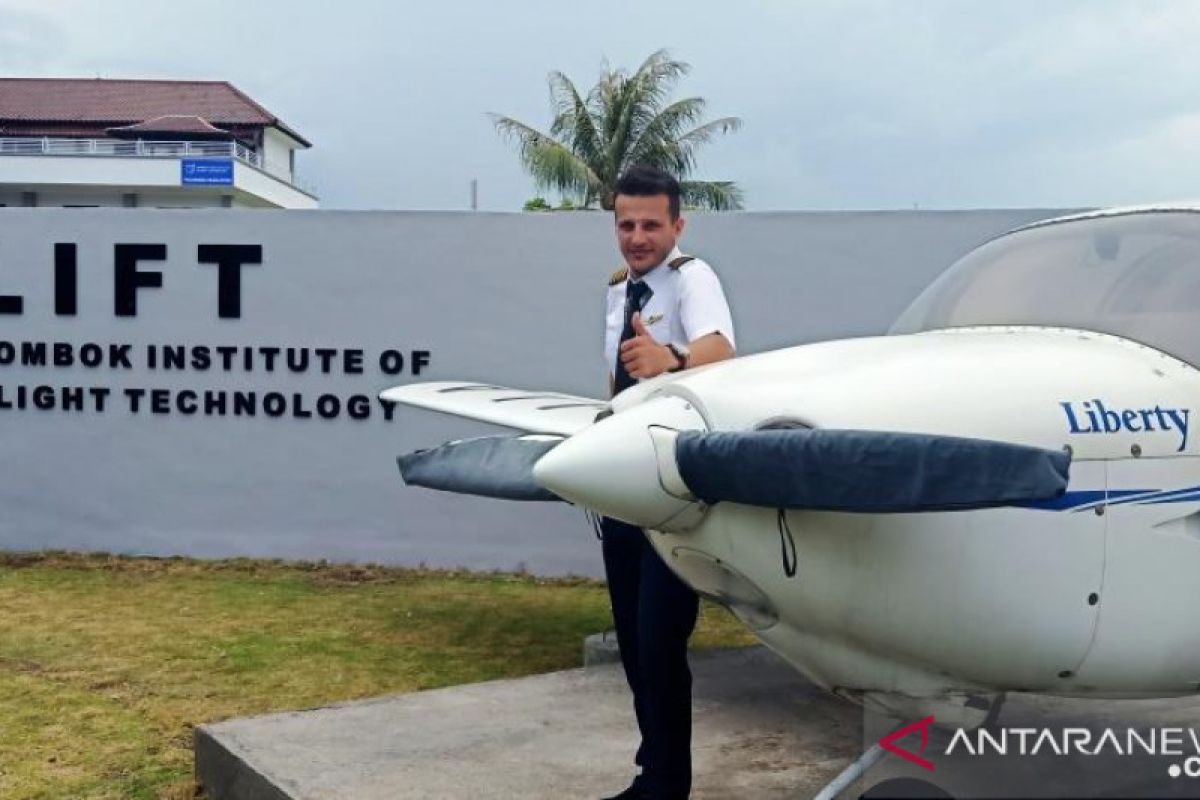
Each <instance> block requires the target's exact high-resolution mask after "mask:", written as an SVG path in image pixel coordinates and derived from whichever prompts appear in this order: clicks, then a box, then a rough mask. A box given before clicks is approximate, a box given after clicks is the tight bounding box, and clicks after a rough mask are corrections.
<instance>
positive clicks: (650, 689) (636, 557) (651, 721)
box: [601, 167, 734, 800]
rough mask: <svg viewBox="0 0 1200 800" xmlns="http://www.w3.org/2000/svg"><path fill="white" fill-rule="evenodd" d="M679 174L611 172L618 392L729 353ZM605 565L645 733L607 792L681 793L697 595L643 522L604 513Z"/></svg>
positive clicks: (610, 332)
mask: <svg viewBox="0 0 1200 800" xmlns="http://www.w3.org/2000/svg"><path fill="white" fill-rule="evenodd" d="M679 194H680V193H679V183H678V182H677V181H676V180H675V179H674V178H672V177H671V176H670V175H668V174H666V173H665V172H662V171H660V170H656V169H651V168H648V167H633V168H631V169H630V170H629V171H628V172H626V173H625V174H624V175H623V176H622V177H621V179H620V180H619V181H618V182H617V192H616V200H615V209H614V211H615V219H616V228H617V242H618V244H619V245H620V248H621V254H622V255H623V256H624V257H625V263H626V265H627V266H626V267H625V268H624V269H621V270H618V271H617V272H616V273H615V274H614V275H613V276H612V280H611V281H610V282H609V290H608V313H607V317H606V320H605V321H606V326H607V327H606V332H605V340H604V343H605V356H606V358H607V362H608V367H609V388H610V389H611V392H612V394H613V395H616V394H618V393H619V392H621V391H624V390H625V389H627V388H629V387H630V386H632V385H634V384H636V383H637V382H638V381H639V380H644V379H647V378H653V377H655V376H657V375H661V374H663V373H664V372H675V371H678V370H683V369H689V368H691V367H697V366H700V365H701V364H710V363H712V362H714V361H721V360H723V359H726V358H731V357H732V356H733V352H734V350H733V348H734V340H733V322H732V319H731V317H730V314H729V306H728V304H727V303H726V301H725V294H724V292H723V291H722V290H721V284H720V282H719V281H718V280H717V276H716V275H715V274H714V273H713V271H712V269H711V268H710V267H709V266H708V264H706V263H704V262H703V261H701V260H699V259H696V258H692V257H690V256H684V255H683V254H682V253H680V251H679V249H678V248H677V247H676V242H677V241H678V239H679V237H680V235H681V234H682V233H683V228H684V220H683V218H682V217H681V216H680V215H679ZM601 533H602V538H603V550H604V569H605V573H606V575H607V578H608V591H609V597H610V598H611V600H612V607H613V622H614V624H615V627H616V630H617V643H618V645H619V646H620V649H621V663H622V665H623V666H624V667H625V677H626V679H627V680H628V681H629V688H630V689H632V690H633V704H634V711H635V713H636V716H637V723H638V729H639V731H640V732H641V735H642V741H641V746H639V747H638V751H637V756H636V757H635V759H634V760H635V763H636V764H637V765H638V766H640V767H641V768H642V772H641V774H640V775H638V776H637V777H636V778H635V779H634V781H633V784H632V785H631V786H630V787H629V788H628V789H626V790H625V791H623V792H621V793H620V794H618V795H615V796H614V798H611V799H610V800H639V799H640V798H650V799H652V800H682V799H683V798H687V797H688V795H689V793H690V791H691V781H692V768H691V736H692V697H691V685H692V675H691V671H690V670H689V668H688V663H687V642H688V637H689V636H691V633H692V629H693V628H694V627H695V625H696V613H697V611H698V607H699V600H698V598H697V597H696V595H695V593H693V592H692V590H691V589H689V588H688V587H687V585H686V584H684V583H683V582H682V581H681V580H679V578H677V577H676V576H675V574H674V573H672V572H671V571H670V570H669V569H668V568H667V565H666V564H665V563H663V560H662V558H660V557H659V555H658V553H657V552H655V550H654V548H653V547H651V546H650V543H649V542H648V541H647V539H646V536H645V534H644V533H643V532H642V530H641V529H640V528H637V527H634V526H632V525H628V524H626V523H624V522H620V521H618V520H615V519H609V518H607V517H606V518H604V519H603V520H601Z"/></svg>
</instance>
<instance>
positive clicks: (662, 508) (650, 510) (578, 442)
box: [533, 397, 705, 528]
mask: <svg viewBox="0 0 1200 800" xmlns="http://www.w3.org/2000/svg"><path fill="white" fill-rule="evenodd" d="M704 429H705V425H704V419H703V417H701V416H700V414H699V412H697V411H696V409H695V408H693V407H692V405H691V404H690V403H688V402H687V401H686V400H684V399H683V398H679V397H659V398H655V399H653V400H649V401H647V402H645V403H642V404H641V405H638V406H634V407H633V408H630V409H628V410H626V411H623V412H621V413H619V414H615V415H613V416H611V417H608V418H607V419H605V420H602V421H601V422H598V423H596V424H595V425H593V426H592V427H590V428H587V429H586V430H584V431H582V432H580V433H577V434H575V435H574V436H572V437H571V438H569V439H567V440H566V441H565V442H563V443H562V444H560V445H559V446H558V447H555V448H554V449H553V450H551V451H550V452H549V453H547V454H546V455H544V456H542V458H541V459H540V460H539V461H538V462H537V464H535V465H534V468H533V477H534V479H535V480H536V481H537V482H538V483H540V484H541V485H542V486H544V487H546V488H547V489H549V490H550V491H552V492H554V493H555V494H556V495H558V496H559V497H562V498H563V499H565V500H569V501H570V502H572V503H575V504H576V505H580V506H583V507H585V508H590V509H592V510H593V511H597V512H599V513H601V514H603V515H605V516H607V517H614V518H616V519H619V520H622V521H624V522H628V523H630V524H631V525H637V526H639V527H642V528H654V527H658V526H660V525H662V524H664V523H666V522H667V521H668V520H670V519H671V518H672V517H675V516H677V515H678V514H679V513H680V512H682V511H684V510H685V509H687V508H688V507H689V506H691V505H692V504H693V502H694V499H693V498H691V497H688V496H687V495H686V487H683V486H682V484H681V482H680V481H679V480H678V472H677V471H676V468H675V463H674V458H675V449H674V434H673V431H682V430H704ZM656 440H657V446H656ZM664 473H665V474H664ZM671 478H675V480H671ZM664 479H665V480H664ZM664 483H665V484H666V486H667V487H670V488H672V489H673V492H674V493H672V492H669V491H667V489H666V488H664Z"/></svg>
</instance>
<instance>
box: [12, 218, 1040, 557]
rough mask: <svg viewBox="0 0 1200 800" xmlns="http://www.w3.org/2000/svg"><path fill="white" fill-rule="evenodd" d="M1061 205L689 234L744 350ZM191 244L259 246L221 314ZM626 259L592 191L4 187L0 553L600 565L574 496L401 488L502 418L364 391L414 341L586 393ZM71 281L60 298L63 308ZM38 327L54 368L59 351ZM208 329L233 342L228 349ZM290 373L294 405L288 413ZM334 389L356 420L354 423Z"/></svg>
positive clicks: (461, 361) (895, 290) (410, 350)
mask: <svg viewBox="0 0 1200 800" xmlns="http://www.w3.org/2000/svg"><path fill="white" fill-rule="evenodd" d="M1051 214H1052V212H1049V211H1039V210H1016V211H967V212H918V211H914V212H880V213H852V212H846V213H755V214H722V215H704V214H697V215H693V216H692V217H691V218H690V220H689V228H688V231H687V233H686V236H685V239H684V242H683V244H684V249H685V251H686V252H691V253H695V254H698V255H702V256H704V257H705V258H707V259H708V260H709V261H710V262H711V263H712V264H713V265H714V267H715V268H716V270H717V272H718V274H719V275H720V276H721V278H722V280H723V281H724V283H725V286H726V290H727V293H728V294H729V297H730V299H731V302H732V304H733V307H734V316H735V322H736V324H737V327H738V340H739V345H740V349H741V351H742V352H743V353H746V352H756V351H761V350H765V349H770V348H774V347H779V346H783V345H786V344H792V343H799V342H804V341H813V340H818V339H825V338H834V337H843V336H859V335H868V334H873V333H879V332H882V331H884V330H886V328H887V326H888V325H889V324H890V322H891V320H892V319H893V318H894V317H895V316H896V315H897V314H898V313H899V312H900V311H901V310H902V309H903V308H904V307H905V306H906V305H907V303H908V302H909V301H910V300H911V299H912V298H913V297H914V296H915V295H916V294H917V293H918V292H919V291H920V289H921V288H922V287H923V286H925V284H926V283H928V281H929V280H930V279H932V278H933V277H934V276H935V275H937V274H938V273H939V272H940V271H941V270H942V269H944V268H945V267H946V266H947V265H948V264H949V263H950V262H951V261H953V260H954V259H955V258H957V257H958V256H959V255H961V254H963V253H964V252H966V251H967V250H968V249H970V248H971V247H973V246H974V245H976V244H979V243H980V242H982V241H983V240H985V239H987V238H989V237H991V236H993V235H995V234H997V233H1000V232H1002V231H1004V230H1007V229H1009V228H1012V227H1014V226H1017V225H1020V224H1023V223H1025V222H1028V221H1031V220H1034V219H1038V218H1042V217H1046V216H1050V215H1051ZM56 244H63V245H74V248H73V250H74V254H75V261H76V278H77V280H76V281H74V282H72V281H71V280H70V279H69V277H70V267H69V264H70V251H71V249H72V248H70V247H66V248H59V249H58V253H59V256H58V258H59V265H60V266H59V267H58V268H57V271H59V272H60V273H61V274H60V275H59V277H60V278H61V280H60V281H59V283H58V286H57V288H56V285H55V276H56V260H55V258H56V256H55V254H56V247H55V245H56ZM129 244H140V245H156V246H165V248H166V259H165V260H162V261H154V260H143V261H139V262H138V263H137V264H136V269H137V271H138V274H137V275H133V276H132V280H133V281H134V282H135V283H136V282H137V281H138V280H139V276H141V277H140V280H142V281H149V282H153V280H154V277H153V274H154V273H157V274H159V275H160V277H161V283H162V285H161V287H159V288H155V287H153V286H150V287H147V288H140V289H136V290H133V292H132V294H134V295H136V304H137V313H136V315H135V316H118V315H117V314H116V313H115V305H114V301H115V299H116V297H117V295H118V294H120V292H118V289H117V285H116V281H115V277H114V276H115V274H116V273H118V272H120V269H119V268H118V267H117V262H118V261H120V260H122V259H121V258H119V256H122V255H128V254H130V253H136V252H137V248H118V247H117V245H129ZM200 245H248V246H251V247H258V248H261V254H262V256H261V260H262V263H261V264H258V265H246V266H244V267H241V268H240V269H237V268H227V270H226V271H227V272H228V273H230V274H232V273H235V272H236V273H237V274H239V275H240V282H241V286H240V292H237V293H236V294H237V295H238V296H239V299H240V316H237V317H232V316H227V317H225V318H222V317H220V316H219V300H218V286H219V278H218V273H219V272H220V270H219V268H218V267H217V266H216V265H215V264H201V263H199V262H198V246H200ZM153 251H154V248H151V249H149V250H145V249H143V250H142V252H143V253H153ZM618 264H619V255H618V254H617V251H616V248H615V244H614V241H613V235H612V228H611V220H610V218H609V217H608V215H605V214H602V213H584V212H580V213H574V214H543V215H537V214H471V213H405V212H334V211H247V212H239V211H230V210H213V211H204V210H198V211H156V210H150V209H95V210H89V209H70V210H62V209H17V208H5V209H0V295H6V296H15V295H19V296H21V298H22V300H21V303H22V311H21V313H20V314H15V313H7V314H0V429H2V430H3V431H4V436H3V442H4V444H3V459H2V460H0V504H2V507H3V508H4V511H5V513H4V514H3V517H2V518H0V548H3V549H9V550H29V549H42V548H69V549H85V550H110V551H118V552H128V553H153V554H162V555H166V554H187V555H197V556H211V557H216V556H234V555H251V556H277V557H286V558H328V559H334V560H358V561H378V562H386V563H402V564H419V563H427V564H430V565H442V566H467V567H472V568H512V567H516V566H521V565H524V566H526V567H528V568H529V569H532V570H534V571H537V572H543V573H567V572H575V573H588V574H598V573H599V572H600V569H601V568H600V558H599V549H598V547H597V543H596V541H595V539H594V537H593V536H592V533H591V532H590V530H589V528H588V527H587V525H586V524H585V522H584V520H583V516H582V514H581V513H580V512H578V511H575V510H573V509H570V508H567V507H565V506H560V505H555V504H509V503H505V502H501V501H492V500H485V499H475V498H464V497H456V496H451V495H444V494H439V493H435V492H429V491H424V490H420V489H407V488H405V487H403V486H402V484H401V483H400V480H399V477H398V474H397V470H396V466H395V462H394V457H395V455H396V454H397V453H400V452H403V451H406V450H410V449H415V448H418V447H423V446H429V445H432V444H437V443H440V442H442V441H444V440H446V439H450V438H458V437H460V436H463V435H471V434H478V433H484V432H489V431H490V430H492V429H489V428H488V427H486V426H482V425H475V424H470V423H464V422H461V421H456V420H449V419H447V418H444V417H440V416H438V415H434V414H430V413H426V412H419V411H415V410H406V409H400V410H397V411H396V412H395V416H394V418H393V419H392V420H390V421H389V420H388V419H387V418H386V416H385V412H384V409H383V408H382V407H381V406H380V404H379V403H378V402H377V401H376V400H375V399H374V398H375V394H376V393H377V392H378V391H379V390H380V389H382V388H385V387H387V386H389V385H393V384H395V383H402V382H407V381H411V380H413V379H414V376H413V360H414V356H413V354H414V351H425V352H427V353H428V362H429V363H428V366H425V367H424V368H423V369H422V371H421V374H420V375H419V379H422V380H425V379H428V380H449V379H474V380H482V381H488V382H496V383H500V384H503V385H511V386H517V387H522V388H553V389H560V390H565V391H569V392H573V393H578V394H586V395H590V396H600V395H601V394H602V391H603V389H602V387H603V386H604V382H605V378H604V374H605V368H604V365H603V363H602V360H601V351H602V342H601V336H602V327H601V326H602V320H601V316H602V308H603V307H602V303H603V297H604V290H605V286H606V282H607V278H608V275H609V273H610V272H611V271H612V269H614V268H615V267H616V266H617V265H618ZM126 269H128V265H126ZM72 283H73V285H74V286H75V288H76V290H77V291H76V293H75V294H76V297H75V299H76V309H77V313H76V314H75V315H73V316H72V315H69V314H56V296H57V297H58V298H59V301H60V302H62V303H63V304H67V300H68V299H69V295H70V288H71V285H72ZM225 288H226V296H227V297H229V296H232V295H233V294H235V293H234V292H232V287H231V285H229V283H227V285H226V287H225ZM56 292H57V295H56ZM128 293H129V292H126V294H128ZM227 302H230V301H228V300H227ZM12 305H13V303H12V301H5V300H3V299H0V309H3V308H5V307H6V306H7V307H10V309H9V310H11V306H12ZM64 310H65V308H64ZM226 310H227V311H229V310H231V309H230V308H227V309H226ZM22 342H28V343H31V344H30V346H29V347H28V348H27V349H28V353H27V355H29V356H34V357H35V358H36V356H37V354H38V347H37V344H38V343H45V344H46V345H47V360H48V361H49V362H50V363H49V364H48V365H47V366H36V365H27V366H21V364H20V361H21V344H20V343H22ZM6 343H10V345H8V346H7V348H8V349H7V350H6ZM55 343H59V344H61V345H66V346H69V348H70V350H71V353H72V362H73V363H72V364H71V365H70V366H54V365H53V345H54V344H55ZM88 343H91V344H96V345H100V346H101V347H102V349H103V350H104V352H105V358H106V359H107V358H108V357H109V355H110V354H109V352H108V348H109V346H110V345H115V346H117V348H118V349H117V350H116V352H115V353H114V354H113V355H115V356H116V362H117V363H116V365H115V366H110V365H107V364H106V365H104V366H98V367H87V366H83V365H81V364H80V363H79V358H80V355H81V349H80V348H81V347H82V345H84V344H88ZM125 345H127V346H128V348H127V349H120V348H121V347H122V346H125ZM164 346H171V347H179V346H183V347H185V348H187V350H186V355H187V356H188V361H189V364H188V366H187V367H186V368H185V369H182V370H180V369H172V370H164V369H163V363H162V362H163V359H164V357H165V351H164ZM151 347H153V348H154V352H155V354H156V359H157V360H156V366H155V368H151V367H150V366H149V358H150V355H149V354H150V352H151ZM217 347H233V348H238V350H237V351H236V356H235V362H234V363H233V364H232V365H231V368H230V369H229V370H225V369H223V368H222V367H221V366H220V360H221V358H222V356H221V354H220V351H218V350H216V348H217ZM260 347H284V348H286V347H302V348H303V347H306V348H331V349H336V350H337V351H338V355H337V358H336V359H335V360H334V363H333V364H331V369H330V371H329V372H328V373H325V372H322V371H321V370H320V369H319V368H314V367H312V366H310V368H309V369H308V370H307V371H304V372H295V373H294V372H289V371H288V370H287V369H286V368H279V367H278V366H277V368H276V369H275V370H274V371H273V372H267V371H265V369H264V364H263V358H262V352H261V351H259V350H257V349H255V348H260ZM196 348H201V349H199V350H197V349H196ZM203 348H208V349H207V350H204V349H203ZM245 348H251V349H252V350H253V352H252V356H253V358H254V362H253V363H252V364H251V368H250V369H246V365H245V362H244V361H243V360H242V359H243V358H244V353H245ZM347 350H349V351H351V354H350V356H349V358H350V364H351V366H352V367H353V366H354V360H355V356H354V352H359V351H361V357H362V364H363V369H362V373H361V374H357V373H353V372H352V373H351V374H347V373H346V372H345V369H344V367H345V362H344V361H343V359H344V358H346V353H345V351H347ZM60 351H62V352H65V349H64V348H61V347H60ZM386 351H395V353H398V354H400V355H402V356H403V359H404V365H403V370H402V371H401V372H400V374H398V375H396V376H391V375H388V374H386V373H385V371H384V370H383V369H381V367H380V357H381V355H382V354H383V353H385V352H386ZM88 352H89V353H94V352H95V350H89V351H88ZM205 352H206V353H207V354H208V360H209V362H210V365H209V366H208V368H207V369H202V368H200V367H202V366H203V362H204V358H203V357H202V355H201V354H203V353H205ZM60 354H61V353H60ZM125 358H128V366H125V365H124V359H125ZM315 358H316V354H315V353H314V352H310V360H312V359H315ZM417 358H418V359H420V358H422V357H421V356H419V355H418V356H417ZM6 360H7V361H10V362H11V363H6ZM63 360H65V359H63ZM313 363H315V362H313ZM389 366H395V364H394V363H393V364H389ZM38 386H49V387H52V388H51V389H50V390H42V391H41V395H40V396H42V398H43V399H45V397H46V396H48V395H50V394H53V396H54V407H53V408H51V409H46V410H42V409H38V408H36V407H34V402H33V393H34V391H35V389H36V387H38ZM20 387H25V395H26V400H25V402H26V406H27V407H26V408H25V409H20V408H16V407H15V406H16V405H19V396H18V395H19V392H20ZM64 387H66V389H68V390H74V396H79V395H82V400H81V401H79V405H81V406H82V410H77V409H76V408H75V406H74V404H75V403H76V400H74V399H68V400H67V402H68V403H70V404H72V410H63V408H62V406H63V404H64ZM127 390H128V393H127ZM154 390H158V393H157V394H152V393H151V392H153V391H154ZM139 391H142V392H144V394H141V395H139V394H138V392H139ZM206 391H207V392H209V393H210V398H214V399H212V400H211V401H210V402H211V403H212V407H211V409H210V410H211V412H212V413H209V414H205V413H203V410H202V407H203V403H204V401H203V397H204V392H206ZM189 392H194V393H195V395H194V396H193V395H191V394H188V393H189ZM237 392H241V393H243V394H242V395H240V397H241V399H242V400H246V398H247V397H248V394H247V393H251V392H253V393H254V395H255V401H254V405H255V408H256V415H255V416H253V417H249V416H244V415H241V416H239V415H235V414H234V412H233V406H234V403H235V398H234V393H237ZM68 394H69V392H68ZM101 395H102V396H103V400H104V408H103V410H100V409H99V408H98V403H99V401H98V400H97V396H101ZM268 395H271V396H272V399H271V400H267V399H266V397H267V396H268ZM297 395H298V396H300V397H301V401H300V402H301V406H300V408H301V412H300V413H303V411H304V410H307V411H308V412H309V413H312V414H313V416H312V417H311V418H304V417H298V416H297V411H296V405H295V400H294V396H297ZM219 396H224V397H225V398H226V399H225V401H224V402H225V413H224V415H221V414H219V413H217V411H218V410H219V408H218V406H217V403H218V401H217V400H216V399H215V398H217V397H219ZM322 396H330V397H336V398H337V400H338V406H339V408H338V413H337V414H336V415H335V416H334V417H333V418H331V419H321V418H320V417H319V416H318V415H317V414H316V413H315V411H316V408H315V407H316V404H317V402H318V401H319V399H320V398H321V397H322ZM356 396H358V397H362V398H367V399H365V400H353V401H352V400H350V398H352V397H356ZM134 397H137V398H138V406H139V407H138V411H137V412H136V413H135V412H134V411H133V408H132V403H133V402H134V399H133V398H134ZM193 398H194V399H193ZM322 402H324V403H325V407H324V410H325V411H327V412H328V411H330V410H331V408H332V402H333V401H332V400H325V401H322ZM155 403H158V412H161V413H156V411H155ZM351 403H352V404H356V408H358V407H359V406H363V405H364V404H365V408H366V409H368V415H367V418H365V419H352V418H351V417H350V416H349V414H348V412H347V405H348V404H351ZM280 404H282V407H284V411H283V413H282V415H281V416H278V417H272V416H269V414H268V410H270V411H277V410H279V409H278V408H277V407H276V406H279V405H280ZM9 405H11V406H13V407H8V406H9ZM193 405H194V406H195V407H197V408H199V409H201V410H198V411H196V412H195V413H191V414H188V413H185V412H184V411H183V410H182V409H185V408H188V407H192V406H193ZM359 411H360V412H361V408H359Z"/></svg>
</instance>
